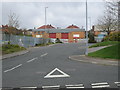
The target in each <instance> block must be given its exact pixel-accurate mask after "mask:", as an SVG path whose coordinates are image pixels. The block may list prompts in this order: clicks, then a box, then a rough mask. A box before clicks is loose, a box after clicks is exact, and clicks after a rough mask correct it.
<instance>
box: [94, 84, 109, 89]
mask: <svg viewBox="0 0 120 90" xmlns="http://www.w3.org/2000/svg"><path fill="white" fill-rule="evenodd" d="M105 87H110V85H102V86H92V88H105Z"/></svg>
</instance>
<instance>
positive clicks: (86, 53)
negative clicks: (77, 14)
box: [85, 0, 88, 55]
mask: <svg viewBox="0 0 120 90" xmlns="http://www.w3.org/2000/svg"><path fill="white" fill-rule="evenodd" d="M87 14H88V13H87V0H86V52H85V55H88V15H87Z"/></svg>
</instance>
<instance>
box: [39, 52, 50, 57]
mask: <svg viewBox="0 0 120 90" xmlns="http://www.w3.org/2000/svg"><path fill="white" fill-rule="evenodd" d="M47 54H48V53H45V54H43V55H41V56H40V57H44V56H46V55H47Z"/></svg>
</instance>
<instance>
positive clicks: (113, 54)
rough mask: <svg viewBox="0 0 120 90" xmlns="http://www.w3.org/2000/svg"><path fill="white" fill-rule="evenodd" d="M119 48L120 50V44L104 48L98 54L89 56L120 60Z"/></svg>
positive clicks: (93, 53)
mask: <svg viewBox="0 0 120 90" xmlns="http://www.w3.org/2000/svg"><path fill="white" fill-rule="evenodd" d="M118 48H120V43H119V44H116V45H113V46H110V47H106V48H103V49H101V50H98V51H96V52H92V53H89V54H88V56H91V57H99V58H110V59H120V56H119V53H120V50H119V49H118Z"/></svg>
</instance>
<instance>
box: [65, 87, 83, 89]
mask: <svg viewBox="0 0 120 90" xmlns="http://www.w3.org/2000/svg"><path fill="white" fill-rule="evenodd" d="M66 88H68V89H72V88H74V89H75V88H84V87H66Z"/></svg>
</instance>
